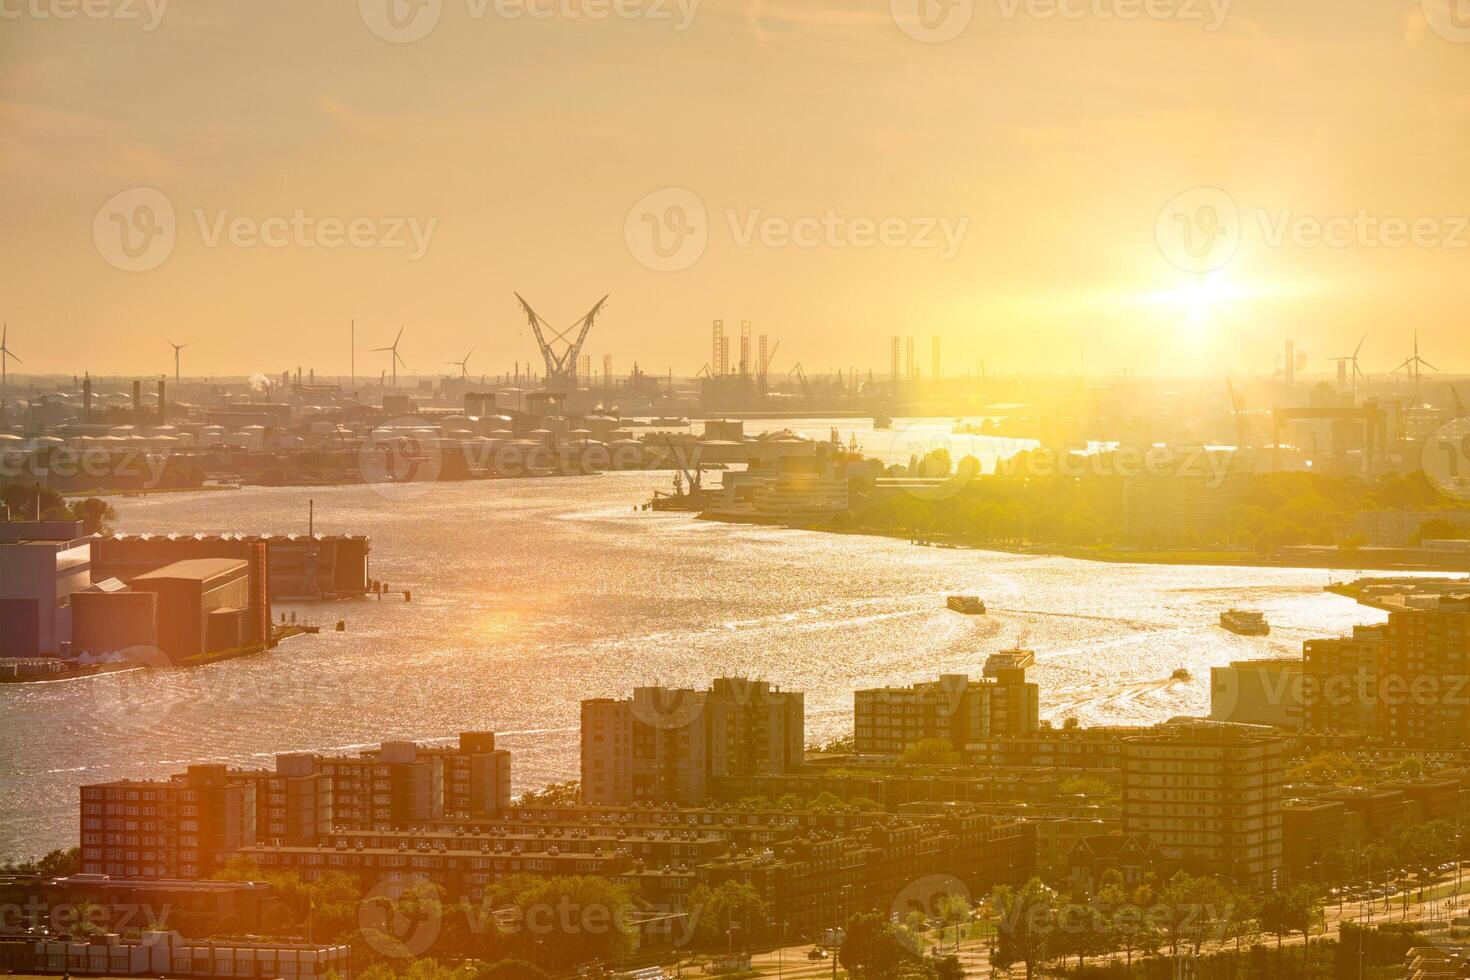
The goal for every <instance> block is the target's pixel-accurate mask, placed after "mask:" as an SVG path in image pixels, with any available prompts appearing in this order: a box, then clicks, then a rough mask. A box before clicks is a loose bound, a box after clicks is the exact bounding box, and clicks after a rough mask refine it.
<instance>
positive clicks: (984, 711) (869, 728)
mask: <svg viewBox="0 0 1470 980" xmlns="http://www.w3.org/2000/svg"><path fill="white" fill-rule="evenodd" d="M1034 662H1035V656H1034V655H1033V654H1032V652H1031V651H1029V650H1007V651H1003V652H1001V653H996V654H992V655H991V656H990V657H989V658H988V659H987V660H986V661H985V669H984V677H983V678H982V679H981V680H978V681H975V680H971V679H970V678H969V676H968V675H966V674H943V675H941V676H940V677H939V679H938V680H936V681H925V682H921V683H918V684H914V685H912V686H910V687H880V688H870V689H868V690H863V691H858V692H856V693H855V694H854V695H853V735H854V748H855V749H856V750H857V751H858V752H864V753H873V754H882V755H898V754H901V753H902V752H903V751H904V749H906V748H908V747H909V746H911V745H913V744H915V743H917V742H922V741H928V740H932V739H940V740H943V741H947V742H949V743H950V744H951V745H952V746H953V747H954V749H955V751H964V750H965V749H966V747H967V746H969V745H971V744H973V743H975V742H979V741H981V740H983V739H987V738H991V737H993V736H1006V735H1026V734H1030V733H1031V732H1034V731H1036V730H1037V729H1038V728H1040V725H1041V720H1040V696H1039V691H1038V688H1037V685H1035V684H1033V683H1029V682H1028V681H1027V680H1026V669H1027V668H1028V667H1030V666H1031V665H1032V664H1033V663H1034Z"/></svg>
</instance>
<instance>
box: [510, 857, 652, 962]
mask: <svg viewBox="0 0 1470 980" xmlns="http://www.w3.org/2000/svg"><path fill="white" fill-rule="evenodd" d="M507 907H508V908H510V909H513V910H514V911H513V914H514V922H513V924H511V925H510V926H509V927H508V928H507V929H506V930H505V932H504V933H503V935H502V937H501V938H502V942H501V947H502V950H503V955H505V956H507V957H518V958H521V959H528V960H530V961H531V962H533V963H535V964H537V965H538V966H540V967H541V968H542V969H544V970H546V971H547V972H551V973H559V972H562V971H565V970H569V969H571V968H572V967H575V966H579V965H581V964H584V963H591V962H594V961H602V962H618V961H620V960H623V959H625V958H626V957H628V956H631V955H632V954H633V953H635V952H637V950H638V943H639V935H638V930H637V927H636V926H635V925H634V924H633V922H632V914H633V912H634V911H635V905H634V902H633V898H632V896H631V895H630V894H629V892H628V890H627V889H626V888H625V887H624V886H622V885H617V884H614V883H613V882H611V881H609V880H607V879H606V878H598V877H593V876H586V877H583V876H578V875H567V876H565V877H558V878H538V877H534V876H531V875H516V876H514V877H511V878H506V879H504V880H502V881H499V882H496V883H495V884H494V885H493V886H491V887H489V888H487V889H486V893H485V897H484V904H483V906H482V909H484V910H485V914H484V915H483V916H482V917H483V918H484V919H485V920H487V921H494V919H493V917H491V916H490V915H489V914H488V910H490V909H502V908H507Z"/></svg>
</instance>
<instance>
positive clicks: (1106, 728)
mask: <svg viewBox="0 0 1470 980" xmlns="http://www.w3.org/2000/svg"><path fill="white" fill-rule="evenodd" d="M1149 730H1150V729H1149V728H1148V727H1146V726H1140V725H1098V726H1094V727H1089V728H1080V727H1079V728H1066V727H1062V728H1039V729H1038V730H1037V731H1035V732H1033V733H1031V734H1029V735H1001V736H994V737H991V738H984V739H980V740H979V741H976V742H971V743H970V744H968V745H966V746H965V759H966V761H967V762H969V763H970V764H971V765H975V766H986V767H991V766H1017V767H1035V768H1054V769H1076V770H1113V771H1117V770H1121V769H1122V768H1123V742H1124V740H1125V739H1128V738H1131V737H1133V736H1134V735H1142V734H1144V733H1146V732H1148V731H1149Z"/></svg>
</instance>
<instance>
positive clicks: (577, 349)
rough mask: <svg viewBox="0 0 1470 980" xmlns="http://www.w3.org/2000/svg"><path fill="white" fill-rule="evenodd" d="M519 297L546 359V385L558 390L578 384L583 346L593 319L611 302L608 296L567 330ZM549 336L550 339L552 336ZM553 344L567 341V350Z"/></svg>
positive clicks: (518, 294)
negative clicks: (559, 350)
mask: <svg viewBox="0 0 1470 980" xmlns="http://www.w3.org/2000/svg"><path fill="white" fill-rule="evenodd" d="M515 297H516V299H517V300H519V301H520V304H521V309H522V310H524V311H525V312H526V322H527V323H529V324H530V325H531V332H532V333H534V334H535V335H536V344H537V346H539V347H540V348H541V356H542V357H543V358H545V359H546V387H547V388H548V389H552V390H556V389H563V390H572V389H575V388H576V387H577V358H578V357H579V356H580V355H581V353H582V345H583V344H584V343H585V342H586V340H587V333H588V331H590V330H591V329H592V321H593V320H595V319H596V318H597V314H598V313H599V312H601V310H602V305H603V304H604V303H606V302H607V297H606V296H604V297H602V299H600V300H598V301H597V305H595V306H593V307H592V309H591V310H588V311H587V315H586V316H584V317H582V318H581V319H580V320H577V321H576V322H575V323H573V324H572V325H571V326H569V327H567V328H566V329H565V330H557V329H556V328H555V327H553V326H552V325H551V324H549V323H547V322H546V320H545V319H544V318H543V317H542V316H541V314H539V313H537V312H536V311H535V310H533V309H531V304H530V303H527V302H526V300H525V297H523V296H521V294H520V293H516V294H515ZM574 330H576V331H577V337H576V339H575V340H572V339H571V338H570V334H571V333H572V331H574ZM548 335H549V336H550V339H548ZM553 344H566V345H567V346H566V349H565V350H563V351H562V352H561V353H560V354H558V353H557V352H556V351H555V350H554V349H553V347H552V345H553Z"/></svg>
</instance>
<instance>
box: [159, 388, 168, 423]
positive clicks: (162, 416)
mask: <svg viewBox="0 0 1470 980" xmlns="http://www.w3.org/2000/svg"><path fill="white" fill-rule="evenodd" d="M167 421H168V401H167V399H166V398H165V397H164V388H163V379H162V378H159V379H158V424H159V425H162V424H163V423H165V422H167Z"/></svg>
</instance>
